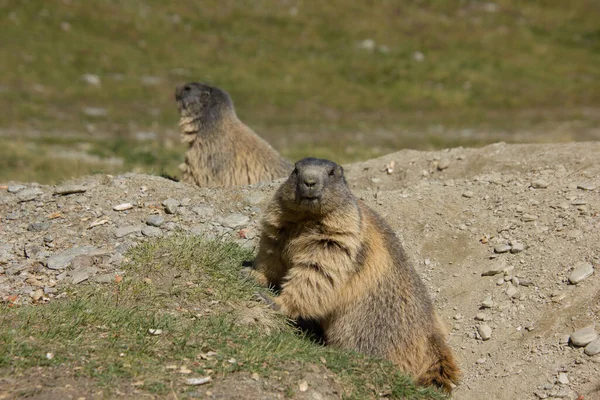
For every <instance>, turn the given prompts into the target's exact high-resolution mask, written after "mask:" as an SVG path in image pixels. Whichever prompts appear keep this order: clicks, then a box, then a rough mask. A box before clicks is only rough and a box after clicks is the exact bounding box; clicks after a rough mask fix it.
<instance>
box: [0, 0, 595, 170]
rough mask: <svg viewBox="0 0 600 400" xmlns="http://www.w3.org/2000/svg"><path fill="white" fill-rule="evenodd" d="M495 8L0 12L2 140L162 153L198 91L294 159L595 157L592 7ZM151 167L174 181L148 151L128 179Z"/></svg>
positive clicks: (111, 0)
mask: <svg viewBox="0 0 600 400" xmlns="http://www.w3.org/2000/svg"><path fill="white" fill-rule="evenodd" d="M490 4H492V3H484V2H476V1H456V2H448V1H439V0H436V1H416V0H415V1H405V2H402V3H395V2H381V1H378V2H355V3H353V4H351V5H349V4H348V3H347V2H346V1H342V0H333V1H329V2H317V1H309V2H302V3H299V2H296V1H289V2H281V1H278V0H261V1H258V2H257V1H229V0H228V1H220V0H219V1H217V0H208V1H203V2H194V1H192V0H184V1H178V2H162V1H156V0H154V1H140V0H132V1H128V2H121V1H117V0H102V1H95V2H93V3H88V2H75V1H59V0H50V1H42V0H27V1H19V2H14V1H11V0H0V30H1V31H2V46H0V108H1V109H2V111H3V112H2V113H0V133H2V130H5V132H4V133H5V134H6V135H8V136H10V138H9V139H7V140H12V139H13V138H15V137H16V138H20V139H22V140H25V139H23V137H24V133H27V132H30V131H37V132H41V133H42V134H44V135H55V136H58V137H62V136H63V135H64V134H65V132H69V133H76V134H78V135H79V140H82V141H87V140H88V138H89V140H93V139H96V140H100V139H99V138H100V137H102V138H108V139H106V148H105V149H104V150H102V152H103V153H114V152H115V150H114V149H111V146H113V144H114V143H121V142H123V141H125V142H126V143H130V144H131V143H132V138H133V137H134V136H135V135H136V133H139V132H154V133H155V134H156V135H157V139H156V142H157V147H158V148H161V147H163V146H165V143H168V142H169V141H170V142H173V141H174V142H176V141H177V140H178V139H177V120H178V117H177V112H176V107H175V104H174V100H173V97H174V88H175V86H176V85H177V84H179V83H182V82H185V81H190V80H200V81H206V82H209V83H212V84H215V85H218V86H220V87H223V88H224V89H226V90H227V91H229V92H230V93H231V95H232V97H233V99H234V101H235V103H236V105H237V109H238V114H239V115H240V116H241V118H242V119H243V120H244V121H245V122H246V123H248V124H249V125H250V126H251V127H253V128H254V129H255V130H256V131H257V132H258V133H259V134H261V135H262V136H264V137H265V138H266V139H267V140H268V141H269V142H271V143H273V144H274V145H275V147H276V148H277V149H279V150H281V151H282V152H283V153H284V154H285V155H287V156H289V157H290V158H292V159H296V158H299V157H301V156H306V155H314V153H319V155H327V156H328V157H330V158H335V159H336V160H337V161H339V162H346V161H355V160H359V159H364V158H367V157H371V156H374V155H380V154H383V153H386V152H389V151H394V150H398V149H401V148H406V147H409V148H420V149H424V148H425V149H430V148H439V147H440V146H446V145H450V144H454V143H460V144H467V145H479V144H484V143H490V142H491V141H496V140H498V137H499V136H500V139H501V140H506V141H511V140H532V141H548V140H586V139H587V140H589V139H596V140H597V139H598V137H597V134H591V133H590V132H593V131H594V129H595V128H597V126H598V123H599V120H600V116H599V113H598V111H597V110H598V106H599V105H600V69H599V68H597V65H600V29H599V28H598V20H600V3H598V2H594V1H590V0H574V1H568V2H565V1H559V0H543V1H542V0H536V1H529V2H522V1H516V0H500V1H496V2H495V3H493V4H495V5H496V6H495V8H494V6H493V4H492V5H491V6H490ZM365 40H372V41H373V43H374V47H373V49H372V50H369V49H365V48H363V47H361V43H363V42H364V41H365ZM419 53H422V54H423V59H422V60H421V61H418V60H417V59H416V56H415V55H416V54H419ZM417 58H418V57H417ZM84 74H95V75H97V76H98V77H99V78H100V84H99V85H97V86H96V85H93V84H89V83H87V82H86V81H85V80H84V79H82V76H83V75H84ZM148 77H150V79H149V78H148ZM154 78H155V79H154ZM85 107H100V108H103V109H105V110H106V112H107V115H105V116H96V117H94V116H88V115H86V114H85V113H84V108H85ZM465 129H471V130H475V131H476V132H479V133H480V135H478V136H476V137H475V138H474V137H472V136H470V135H469V134H467V135H465V134H464V132H465V131H464V130H465ZM524 131H525V132H529V131H534V132H537V135H533V136H532V135H529V136H527V135H526V136H514V133H515V132H524ZM548 131H550V132H548ZM513 137H515V139H512V138H513ZM27 140H28V141H34V142H35V141H36V139H27ZM102 140H105V139H102ZM134 147H135V146H132V145H130V146H129V148H130V149H131V148H134ZM136 157H138V158H142V155H137V156H136ZM152 160H154V162H157V163H159V164H160V163H161V162H165V163H169V168H176V164H174V162H173V160H172V158H171V157H166V156H165V155H164V154H160V152H159V151H158V150H157V149H155V150H153V151H152V153H151V154H147V155H146V158H144V159H143V160H142V161H143V162H140V163H136V166H137V167H140V168H146V169H148V168H147V166H146V164H149V163H151V162H152ZM144 163H145V164H144ZM129 166H130V165H129V164H126V165H125V166H124V167H123V168H126V167H129ZM122 170H125V169H122ZM7 174H9V173H7ZM10 174H14V175H13V176H14V177H15V178H14V179H17V178H18V177H19V170H18V169H14V168H13V169H11V170H10ZM62 178H63V176H62V175H61V176H58V177H57V178H56V179H62Z"/></svg>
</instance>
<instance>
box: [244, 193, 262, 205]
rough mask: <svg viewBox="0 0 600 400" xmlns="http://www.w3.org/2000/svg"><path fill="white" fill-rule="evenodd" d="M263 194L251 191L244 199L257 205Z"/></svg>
mask: <svg viewBox="0 0 600 400" xmlns="http://www.w3.org/2000/svg"><path fill="white" fill-rule="evenodd" d="M264 198H265V196H264V195H263V194H262V193H260V192H255V193H252V194H250V195H248V196H246V197H245V200H246V202H247V203H248V204H252V205H257V204H260V203H261V202H262V201H263V199H264Z"/></svg>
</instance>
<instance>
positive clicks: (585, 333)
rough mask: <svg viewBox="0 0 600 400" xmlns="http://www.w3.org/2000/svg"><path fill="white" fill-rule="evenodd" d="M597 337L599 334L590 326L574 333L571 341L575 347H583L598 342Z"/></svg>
mask: <svg viewBox="0 0 600 400" xmlns="http://www.w3.org/2000/svg"><path fill="white" fill-rule="evenodd" d="M597 337H598V334H597V333H596V330H595V329H594V326H593V325H590V326H586V327H585V328H582V329H579V330H578V331H575V332H573V333H572V334H571V336H570V338H569V339H570V340H571V344H573V346H577V347H583V346H587V345H588V344H589V343H591V342H593V341H594V340H596V338H597Z"/></svg>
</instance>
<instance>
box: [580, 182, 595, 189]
mask: <svg viewBox="0 0 600 400" xmlns="http://www.w3.org/2000/svg"><path fill="white" fill-rule="evenodd" d="M577 189H581V190H596V186H594V185H593V184H591V183H580V184H578V185H577Z"/></svg>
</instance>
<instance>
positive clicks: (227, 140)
mask: <svg viewBox="0 0 600 400" xmlns="http://www.w3.org/2000/svg"><path fill="white" fill-rule="evenodd" d="M175 98H176V100H177V104H178V108H179V112H180V120H179V126H180V128H181V141H182V142H183V143H187V144H188V145H189V148H188V150H187V151H186V153H185V163H184V164H182V165H181V166H180V168H181V169H182V171H183V174H182V178H181V180H182V181H184V182H189V183H194V184H196V185H198V186H201V187H219V186H233V185H249V184H253V183H257V182H262V181H271V180H273V179H277V178H281V177H284V176H286V175H287V174H289V172H290V171H291V170H292V166H291V164H290V163H289V162H288V161H286V160H285V159H284V158H283V157H281V155H279V153H277V151H276V150H275V149H273V148H272V147H271V146H270V145H269V144H268V143H267V142H266V141H264V140H263V139H261V138H260V137H259V136H258V135H257V134H256V133H254V131H252V129H250V128H249V127H247V126H246V125H245V124H244V123H243V122H242V121H240V120H239V119H238V117H237V115H236V113H235V108H234V106H233V102H232V100H231V97H230V96H229V95H228V94H227V93H226V92H225V91H223V90H221V89H219V88H216V87H212V86H208V85H205V84H202V83H196V82H191V83H187V84H185V85H182V86H179V87H178V88H177V89H176V92H175Z"/></svg>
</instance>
